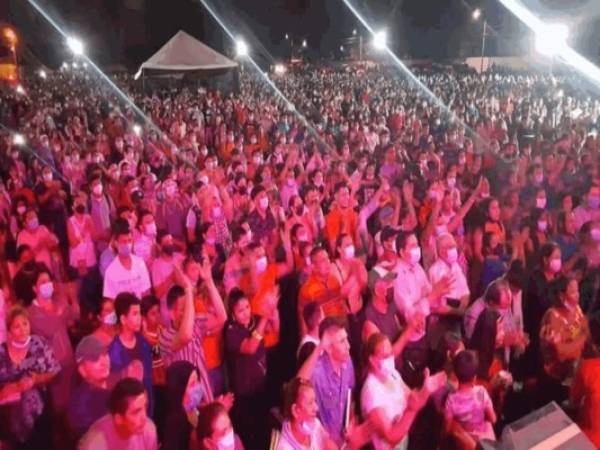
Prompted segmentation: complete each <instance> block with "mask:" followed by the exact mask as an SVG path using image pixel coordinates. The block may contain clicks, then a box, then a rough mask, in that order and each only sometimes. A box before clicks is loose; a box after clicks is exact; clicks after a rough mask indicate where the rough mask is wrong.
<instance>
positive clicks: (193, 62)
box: [136, 30, 238, 77]
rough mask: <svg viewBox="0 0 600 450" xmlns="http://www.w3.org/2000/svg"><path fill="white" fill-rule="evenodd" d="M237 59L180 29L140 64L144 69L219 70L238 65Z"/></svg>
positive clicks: (141, 68) (139, 72)
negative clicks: (233, 59)
mask: <svg viewBox="0 0 600 450" xmlns="http://www.w3.org/2000/svg"><path fill="white" fill-rule="evenodd" d="M237 66H238V64H237V63H236V62H235V61H232V60H230V59H229V58H227V57H225V56H223V55H221V54H220V53H219V52H216V51H215V50H213V49H212V48H210V47H209V46H207V45H205V44H203V43H202V42H200V41H199V40H197V39H195V38H193V37H192V36H190V35H189V34H187V33H186V32H185V31H182V30H179V31H178V32H177V34H176V35H175V36H173V37H172V38H171V39H170V40H169V41H168V42H167V43H166V44H165V45H163V46H162V47H161V48H160V50H159V51H157V52H156V53H155V54H154V55H152V56H151V57H150V59H148V61H146V62H145V63H143V64H142V65H141V66H140V69H139V71H138V73H137V75H136V77H137V76H139V75H140V74H141V72H142V71H143V70H164V71H179V72H180V71H191V70H219V69H232V68H235V67H237Z"/></svg>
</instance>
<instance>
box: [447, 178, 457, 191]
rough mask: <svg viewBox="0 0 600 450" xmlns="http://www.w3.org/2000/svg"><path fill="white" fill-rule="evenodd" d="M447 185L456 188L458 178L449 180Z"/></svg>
mask: <svg viewBox="0 0 600 450" xmlns="http://www.w3.org/2000/svg"><path fill="white" fill-rule="evenodd" d="M446 183H447V184H448V187H449V188H453V187H454V186H456V178H454V177H451V178H448V179H447V180H446Z"/></svg>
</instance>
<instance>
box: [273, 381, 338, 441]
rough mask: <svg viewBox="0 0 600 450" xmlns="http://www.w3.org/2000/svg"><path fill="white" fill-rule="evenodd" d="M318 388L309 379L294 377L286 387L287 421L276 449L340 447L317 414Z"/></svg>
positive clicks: (284, 407)
mask: <svg viewBox="0 0 600 450" xmlns="http://www.w3.org/2000/svg"><path fill="white" fill-rule="evenodd" d="M318 410H319V406H318V404H317V399H316V394H315V389H314V387H313V385H312V383H311V382H310V381H307V380H303V379H302V378H294V379H293V380H291V381H290V382H289V383H288V384H287V385H286V386H285V392H284V404H283V416H284V419H285V420H284V422H283V426H282V429H281V436H280V437H279V440H278V441H277V446H276V447H275V449H276V450H298V449H316V450H334V449H337V448H338V447H337V446H336V444H335V442H334V441H333V440H332V439H330V437H329V434H328V433H327V431H326V430H325V428H323V425H322V424H321V421H320V420H319V418H318V417H317V412H318Z"/></svg>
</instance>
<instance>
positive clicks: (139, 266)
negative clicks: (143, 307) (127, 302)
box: [103, 220, 151, 300]
mask: <svg viewBox="0 0 600 450" xmlns="http://www.w3.org/2000/svg"><path fill="white" fill-rule="evenodd" d="M115 241H116V246H117V257H116V258H115V259H114V260H113V261H112V262H111V263H110V265H109V266H108V268H107V269H106V273H105V274H104V289H103V296H104V297H105V298H110V299H112V300H114V299H115V298H116V297H117V295H118V294H120V293H121V292H131V293H132V294H134V295H135V296H136V297H137V298H142V297H144V296H145V295H146V294H148V293H150V288H151V284H150V275H149V274H148V268H147V267H146V263H145V262H144V260H143V259H142V258H140V257H139V256H135V255H133V254H132V245H133V238H132V236H131V230H130V229H129V224H127V223H126V222H125V221H123V220H119V221H118V222H117V223H116V232H115Z"/></svg>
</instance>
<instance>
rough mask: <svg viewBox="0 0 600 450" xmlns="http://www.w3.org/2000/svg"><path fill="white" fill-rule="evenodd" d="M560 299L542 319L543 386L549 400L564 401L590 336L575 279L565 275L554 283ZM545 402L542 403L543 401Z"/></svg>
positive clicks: (545, 395)
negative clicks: (566, 383) (569, 382)
mask: <svg viewBox="0 0 600 450" xmlns="http://www.w3.org/2000/svg"><path fill="white" fill-rule="evenodd" d="M554 289H555V292H556V300H555V303H554V306H551V307H550V308H549V309H548V311H546V313H545V314H544V317H543V318H542V323H541V328H540V348H541V351H542V359H543V365H544V374H545V376H543V377H542V382H543V383H542V386H543V387H541V388H540V391H541V392H543V393H544V397H545V400H548V401H550V400H554V401H557V402H559V403H560V402H562V401H563V400H565V399H566V398H567V395H568V391H567V389H566V388H565V387H564V386H563V382H564V381H565V380H566V379H567V378H570V377H572V376H573V375H574V374H575V367H576V365H577V364H578V363H579V360H580V359H581V354H582V353H583V348H584V345H585V343H586V341H587V340H588V338H589V336H590V331H589V326H588V322H587V319H586V317H585V316H584V315H583V312H582V311H581V308H580V307H579V286H578V283H577V280H576V279H575V278H570V277H566V276H562V277H560V278H559V279H557V280H556V281H555V282H554ZM540 403H541V402H540Z"/></svg>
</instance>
